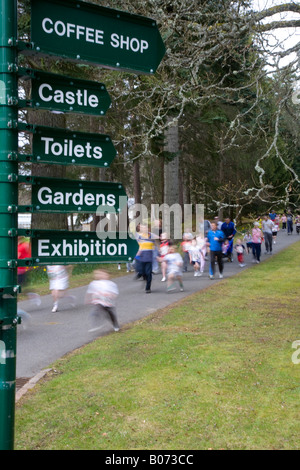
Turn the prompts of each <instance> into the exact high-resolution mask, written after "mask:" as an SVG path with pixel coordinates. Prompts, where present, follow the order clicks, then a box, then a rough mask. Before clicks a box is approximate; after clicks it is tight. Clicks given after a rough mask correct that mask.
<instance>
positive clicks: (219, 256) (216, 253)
mask: <svg viewBox="0 0 300 470" xmlns="http://www.w3.org/2000/svg"><path fill="white" fill-rule="evenodd" d="M216 258H217V262H218V265H219V272H220V274H222V273H223V253H222V251H211V252H210V274H212V275H214V274H215V260H216Z"/></svg>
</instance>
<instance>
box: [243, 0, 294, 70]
mask: <svg viewBox="0 0 300 470" xmlns="http://www.w3.org/2000/svg"><path fill="white" fill-rule="evenodd" d="M284 3H298V0H297V1H294V2H293V1H292V0H253V2H252V4H253V9H254V10H257V11H261V10H264V9H266V8H270V7H272V6H274V5H282V4H284ZM282 19H285V20H287V21H288V20H291V19H300V14H297V13H293V12H288V13H279V14H277V15H274V16H272V17H269V18H267V20H265V22H271V21H279V20H282ZM272 34H274V36H275V38H276V39H274V40H272V43H273V44H274V46H275V45H276V42H278V41H279V43H280V47H281V48H283V49H284V50H287V49H289V48H291V47H293V46H295V45H296V44H297V43H298V42H300V28H286V29H281V30H277V31H276V32H274V33H272ZM279 49H280V48H279V47H277V48H276V50H279ZM295 59H296V54H291V55H290V56H289V57H288V58H286V59H284V60H283V61H282V63H281V65H286V64H287V63H288V62H290V61H291V60H295ZM299 62H300V61H299ZM298 69H300V64H299V65H298Z"/></svg>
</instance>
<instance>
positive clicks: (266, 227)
mask: <svg viewBox="0 0 300 470" xmlns="http://www.w3.org/2000/svg"><path fill="white" fill-rule="evenodd" d="M273 227H274V222H273V221H272V220H271V218H270V216H269V215H265V216H264V219H263V221H262V231H263V234H264V239H265V247H266V254H268V253H270V255H271V254H272V246H273Z"/></svg>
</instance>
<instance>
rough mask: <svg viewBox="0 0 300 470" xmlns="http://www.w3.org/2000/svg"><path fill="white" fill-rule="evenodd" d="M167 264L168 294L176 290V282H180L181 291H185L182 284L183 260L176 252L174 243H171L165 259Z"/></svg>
mask: <svg viewBox="0 0 300 470" xmlns="http://www.w3.org/2000/svg"><path fill="white" fill-rule="evenodd" d="M164 260H165V261H166V263H167V278H168V282H167V292H170V291H172V290H175V281H176V280H177V281H178V282H179V286H180V291H181V292H182V291H183V283H182V266H183V260H182V257H181V255H180V254H179V253H177V252H176V247H175V246H174V244H173V242H172V241H170V242H169V253H168V254H167V255H166V256H165V257H164Z"/></svg>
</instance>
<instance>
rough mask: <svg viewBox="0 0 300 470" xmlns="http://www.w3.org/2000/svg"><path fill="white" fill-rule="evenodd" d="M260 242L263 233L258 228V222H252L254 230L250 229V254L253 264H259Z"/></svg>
mask: <svg viewBox="0 0 300 470" xmlns="http://www.w3.org/2000/svg"><path fill="white" fill-rule="evenodd" d="M262 241H263V233H262V231H261V229H260V228H259V222H254V228H253V229H252V253H253V262H254V263H260V255H261V244H262Z"/></svg>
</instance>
